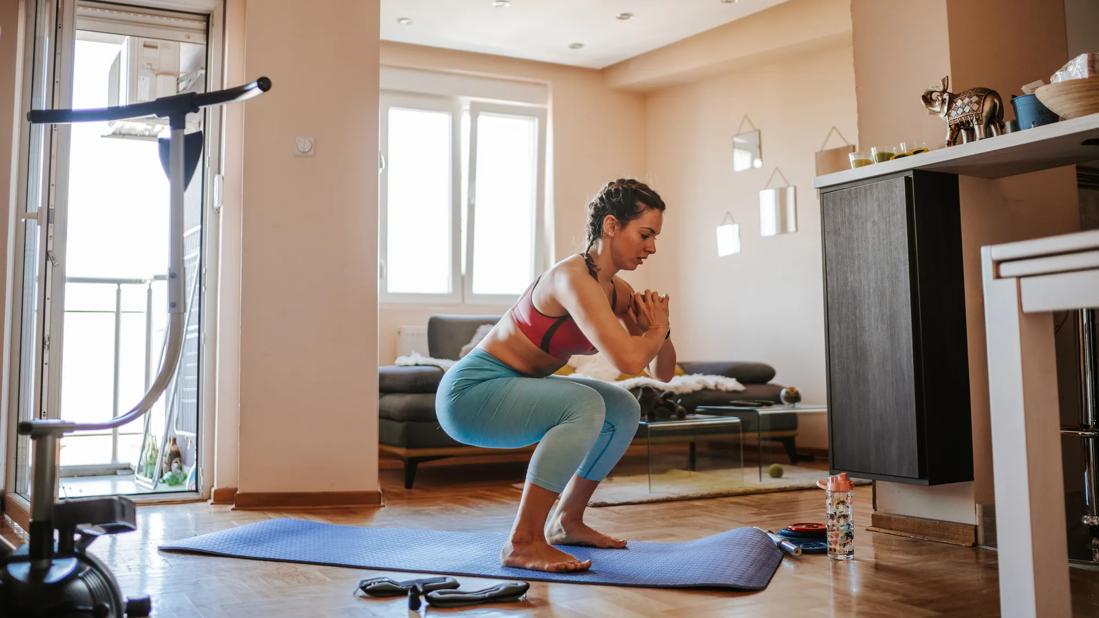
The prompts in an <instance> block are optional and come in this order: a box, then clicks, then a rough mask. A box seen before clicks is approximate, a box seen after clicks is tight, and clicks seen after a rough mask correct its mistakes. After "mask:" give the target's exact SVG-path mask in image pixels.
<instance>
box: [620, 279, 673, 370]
mask: <svg viewBox="0 0 1099 618" xmlns="http://www.w3.org/2000/svg"><path fill="white" fill-rule="evenodd" d="M616 285H618V286H619V287H618V289H623V288H625V290H626V293H625V294H619V295H618V298H626V299H628V300H627V301H626V307H625V308H624V309H623V313H622V314H620V315H619V318H620V319H621V320H622V323H623V324H624V325H625V326H626V330H627V331H629V333H630V334H631V335H635V336H636V335H642V334H644V332H645V330H644V329H643V328H642V327H641V325H640V324H638V323H637V314H636V306H635V304H634V295H635V294H636V292H634V290H633V286H632V285H630V283H629V282H628V281H626V280H621V281H616ZM675 363H676V354H675V346H674V345H672V340H671V339H667V340H665V341H664V344H663V345H662V346H660V351H659V352H657V354H656V358H654V359H653V360H652V362H650V363H649V375H651V376H652V377H654V378H656V379H657V380H660V381H661V382H667V381H669V380H671V379H672V378H673V377H674V376H675Z"/></svg>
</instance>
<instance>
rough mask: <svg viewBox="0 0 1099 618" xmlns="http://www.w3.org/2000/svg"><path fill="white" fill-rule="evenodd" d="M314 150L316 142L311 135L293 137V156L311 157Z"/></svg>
mask: <svg viewBox="0 0 1099 618" xmlns="http://www.w3.org/2000/svg"><path fill="white" fill-rule="evenodd" d="M315 152H316V144H315V143H314V141H313V138H312V137H296V138H294V156H295V157H311V156H313V155H314V154H315Z"/></svg>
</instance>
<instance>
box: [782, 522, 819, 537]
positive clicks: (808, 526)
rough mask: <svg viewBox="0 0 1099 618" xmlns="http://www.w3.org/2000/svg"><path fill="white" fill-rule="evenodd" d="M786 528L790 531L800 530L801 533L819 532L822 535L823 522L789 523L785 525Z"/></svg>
mask: <svg viewBox="0 0 1099 618" xmlns="http://www.w3.org/2000/svg"><path fill="white" fill-rule="evenodd" d="M786 529H787V530H789V531H791V532H801V533H802V534H812V533H819V534H821V535H824V524H818V523H816V522H802V523H797V524H790V525H788V526H786Z"/></svg>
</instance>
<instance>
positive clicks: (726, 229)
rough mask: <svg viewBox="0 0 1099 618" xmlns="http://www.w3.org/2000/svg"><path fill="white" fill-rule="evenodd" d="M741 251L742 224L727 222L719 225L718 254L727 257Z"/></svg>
mask: <svg viewBox="0 0 1099 618" xmlns="http://www.w3.org/2000/svg"><path fill="white" fill-rule="evenodd" d="M734 253H740V224H739V223H725V224H722V225H719V226H717V255H718V257H725V256H726V255H733V254H734Z"/></svg>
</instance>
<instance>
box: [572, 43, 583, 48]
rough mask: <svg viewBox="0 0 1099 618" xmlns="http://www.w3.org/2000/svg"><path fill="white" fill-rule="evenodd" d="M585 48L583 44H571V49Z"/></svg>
mask: <svg viewBox="0 0 1099 618" xmlns="http://www.w3.org/2000/svg"><path fill="white" fill-rule="evenodd" d="M583 46H584V44H583V43H569V49H580V48H581V47H583Z"/></svg>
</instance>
